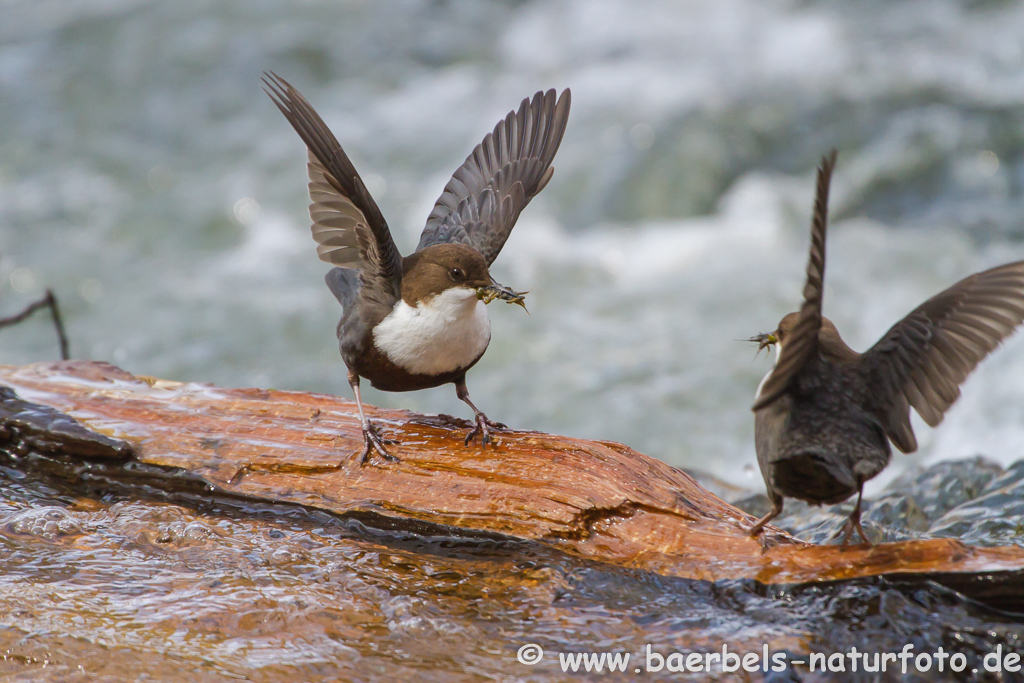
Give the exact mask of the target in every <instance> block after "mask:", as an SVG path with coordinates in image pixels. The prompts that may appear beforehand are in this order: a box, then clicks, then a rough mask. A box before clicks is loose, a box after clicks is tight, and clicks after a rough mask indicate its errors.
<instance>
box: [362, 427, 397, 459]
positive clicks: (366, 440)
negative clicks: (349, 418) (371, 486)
mask: <svg viewBox="0 0 1024 683" xmlns="http://www.w3.org/2000/svg"><path fill="white" fill-rule="evenodd" d="M396 443H398V441H397V440H395V439H385V438H384V437H382V436H381V435H380V432H379V431H377V428H376V427H374V426H373V423H372V422H370V421H369V420H367V421H366V423H365V424H364V425H363V452H362V453H361V454H360V455H359V464H360V465H365V464H366V461H367V460H369V458H370V451H376V452H377V454H378V455H380V456H381V457H382V458H384V459H385V460H390V461H391V462H399V459H398V458H396V457H395V456H393V455H391V454H390V453H388V451H387V449H386V448H384V446H385V445H391V444H396Z"/></svg>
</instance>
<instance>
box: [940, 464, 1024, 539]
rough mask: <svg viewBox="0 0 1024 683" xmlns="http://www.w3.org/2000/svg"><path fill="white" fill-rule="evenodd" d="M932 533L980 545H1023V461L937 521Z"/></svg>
mask: <svg viewBox="0 0 1024 683" xmlns="http://www.w3.org/2000/svg"><path fill="white" fill-rule="evenodd" d="M929 534H930V535H932V536H936V537H951V538H959V539H961V540H963V541H964V542H966V543H976V544H978V545H1002V544H1007V543H1013V544H1016V545H1020V546H1024V460H1019V461H1017V462H1016V463H1014V464H1013V465H1011V466H1010V467H1009V468H1008V469H1007V470H1006V472H1005V473H1003V475H1002V476H1000V477H998V478H995V479H993V480H991V481H990V482H989V484H988V486H986V487H985V489H984V490H983V491H982V492H981V495H980V496H978V497H976V498H973V499H972V500H969V501H968V502H965V503H963V504H961V505H959V506H958V507H956V508H954V509H952V510H950V511H949V512H947V513H946V514H945V515H943V516H942V517H940V518H939V519H938V520H936V521H935V523H934V524H933V525H932V527H931V529H929Z"/></svg>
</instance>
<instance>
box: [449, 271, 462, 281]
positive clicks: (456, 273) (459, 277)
mask: <svg viewBox="0 0 1024 683" xmlns="http://www.w3.org/2000/svg"><path fill="white" fill-rule="evenodd" d="M448 274H449V275H451V276H452V279H453V280H465V279H466V271H464V270H463V269H462V268H452V269H451V270H450V271H448Z"/></svg>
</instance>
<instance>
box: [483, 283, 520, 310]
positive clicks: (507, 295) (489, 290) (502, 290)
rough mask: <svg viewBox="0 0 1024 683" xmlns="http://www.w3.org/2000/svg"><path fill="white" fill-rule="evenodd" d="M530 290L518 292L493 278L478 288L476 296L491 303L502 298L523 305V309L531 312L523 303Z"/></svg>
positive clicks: (486, 302)
mask: <svg viewBox="0 0 1024 683" xmlns="http://www.w3.org/2000/svg"><path fill="white" fill-rule="evenodd" d="M527 294H529V292H517V291H515V290H513V289H509V288H508V287H506V286H505V285H499V284H498V283H497V282H495V281H494V280H493V279H492V280H491V283H490V284H489V285H484V286H483V287H477V288H476V296H477V298H478V299H480V300H481V301H483V302H484V303H485V304H489V303H491V302H492V301H494V300H495V299H501V300H502V301H505V302H508V303H510V304H516V305H518V306H522V307H523V310H524V311H526V312H527V313H529V311H528V310H527V309H526V304H524V303H523V299H525V298H526V295H527Z"/></svg>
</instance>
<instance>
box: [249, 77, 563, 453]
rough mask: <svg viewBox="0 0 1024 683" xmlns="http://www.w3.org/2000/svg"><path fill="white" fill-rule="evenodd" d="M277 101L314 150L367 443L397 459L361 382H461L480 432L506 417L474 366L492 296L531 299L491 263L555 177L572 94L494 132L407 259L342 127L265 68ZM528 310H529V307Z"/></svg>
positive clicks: (410, 385) (545, 95)
mask: <svg viewBox="0 0 1024 683" xmlns="http://www.w3.org/2000/svg"><path fill="white" fill-rule="evenodd" d="M263 82H264V84H265V85H266V87H267V94H268V95H270V97H271V99H272V100H273V101H274V104H276V105H277V106H278V108H279V109H280V110H281V112H282V113H283V114H284V115H285V117H286V118H287V119H288V121H289V122H290V123H291V124H292V126H293V127H294V128H295V130H296V132H298V134H299V136H300V137H301V138H302V140H303V141H304V142H305V143H306V146H307V147H308V148H309V164H308V166H307V169H308V172H309V197H310V200H311V203H310V205H309V213H310V217H311V218H312V221H313V227H312V230H313V239H315V240H316V242H317V254H319V256H320V259H321V260H323V261H326V262H327V263H330V264H332V265H334V266H336V267H335V268H333V269H331V270H330V272H328V273H327V276H326V280H327V286H328V287H330V289H331V292H333V293H334V296H335V297H337V299H338V301H339V302H340V303H341V305H342V307H343V313H342V316H341V321H340V322H339V323H338V342H339V347H340V349H341V357H342V359H343V360H344V361H345V365H346V366H347V367H348V381H349V384H350V385H351V386H352V391H353V392H354V393H355V398H356V405H357V406H358V408H359V419H360V420H361V422H362V427H363V440H364V446H363V450H362V454H361V455H360V459H359V461H360V463H365V462H366V459H367V458H368V456H369V454H370V451H371V450H374V451H376V452H377V453H379V454H380V455H381V456H383V457H384V458H387V459H389V460H397V458H395V457H394V456H393V455H391V454H389V453H388V452H387V450H386V449H385V447H384V445H385V443H393V442H391V441H390V440H387V439H384V438H383V437H382V436H381V435H380V433H379V432H378V430H377V428H376V427H375V426H374V425H373V424H372V423H371V422H370V421H369V420H368V419H367V418H366V415H365V414H364V412H363V404H362V399H361V397H360V395H359V379H360V377H365V378H366V379H367V380H369V381H370V384H371V385H372V386H374V387H376V388H377V389H381V390H384V391H416V390H419V389H428V388H430V387H436V386H440V385H442V384H448V383H449V382H451V383H454V384H455V391H456V394H457V395H458V397H459V398H460V399H461V400H463V401H465V402H466V404H467V405H468V406H469V407H470V408H472V409H473V413H474V415H475V418H476V426H475V427H474V428H473V429H472V430H471V431H470V432H469V434H467V436H466V441H465V442H466V444H467V445H468V444H469V442H470V440H471V439H472V438H473V437H474V436H476V435H480V441H481V444H483V445H486V444H487V443H489V442H490V440H491V430H492V429H497V428H498V425H497V424H496V423H493V422H491V421H490V420H488V419H487V416H486V415H484V414H483V413H482V412H481V411H480V409H478V408H477V407H476V406H475V405H473V403H472V401H470V399H469V391H468V390H467V389H466V371H467V370H469V369H470V368H471V367H473V365H475V364H476V362H477V361H478V360H480V358H481V356H483V355H484V351H485V350H487V345H488V343H489V342H490V340H491V322H490V318H489V317H488V315H487V308H486V304H488V303H490V302H491V301H492V300H494V299H503V300H505V301H508V302H509V303H517V304H520V305H522V301H523V293H521V292H514V291H512V290H510V289H508V288H505V287H503V286H501V285H499V284H497V283H496V282H495V281H494V279H493V278H492V277H491V275H490V272H489V271H488V267H489V266H490V264H491V263H493V262H494V259H495V258H496V257H497V256H498V253H499V252H500V251H501V248H502V247H503V246H504V245H505V241H506V240H507V239H508V236H509V233H510V232H511V231H512V227H513V226H514V225H515V223H516V219H518V218H519V214H520V212H522V210H523V209H524V208H525V207H526V205H527V204H528V203H529V202H530V200H531V199H532V198H533V197H534V196H536V195H537V193H538V192H540V191H541V190H542V189H544V186H545V185H547V183H548V181H549V180H550V179H551V175H552V173H553V172H554V169H553V168H552V167H551V161H552V160H553V159H554V157H555V152H557V151H558V146H559V144H560V143H561V141H562V135H563V134H564V133H565V125H566V121H567V120H568V116H569V103H570V94H569V90H568V89H566V90H564V91H563V92H562V94H561V95H560V96H559V97H558V98H557V100H556V98H555V91H554V90H548V91H547V92H538V93H537V94H535V95H534V96H533V99H532V100H531V99H529V98H528V99H525V100H523V102H522V104H521V105H520V106H519V110H518V111H513V112H509V114H508V115H507V116H506V117H505V118H504V119H503V120H502V121H500V122H499V123H498V125H497V126H495V128H494V130H493V131H492V132H490V133H488V134H487V135H485V136H484V139H483V142H481V143H480V144H479V145H477V147H476V149H474V150H473V152H472V153H471V154H470V155H469V156H468V157H467V158H466V161H465V163H463V164H462V166H460V167H459V168H458V170H456V171H455V174H454V175H453V176H452V179H451V180H449V181H448V184H447V185H446V186H445V188H444V192H442V193H441V196H440V197H439V198H438V200H437V202H436V203H435V204H434V209H433V210H432V211H431V212H430V217H429V218H427V225H426V227H425V228H424V229H423V233H422V234H421V236H420V241H419V245H418V246H417V247H416V251H415V252H413V253H412V254H410V255H409V256H406V257H403V256H402V255H401V254H400V253H399V251H398V248H397V247H396V246H395V242H394V240H393V239H392V237H391V231H390V230H389V229H388V225H387V222H386V221H385V220H384V216H383V215H381V212H380V209H379V208H377V204H376V202H374V200H373V197H371V196H370V193H369V192H368V191H367V189H366V185H365V184H364V183H363V181H362V179H361V178H360V177H359V174H358V173H357V172H356V169H355V167H354V166H353V165H352V162H351V161H350V160H349V158H348V156H347V155H346V154H345V151H344V150H343V149H342V148H341V144H340V143H339V142H338V140H337V138H335V137H334V134H333V133H331V131H330V129H329V128H328V127H327V125H326V124H325V123H324V121H323V119H321V118H320V116H319V115H318V114H317V113H316V111H315V110H314V109H313V107H312V106H311V105H310V104H309V102H307V101H306V99H305V98H304V97H303V96H302V95H301V94H299V92H298V91H297V90H295V88H293V87H292V86H291V85H290V84H289V83H288V82H287V81H285V80H284V79H283V78H281V77H279V76H277V75H276V74H272V73H268V74H264V78H263ZM524 308H525V306H524Z"/></svg>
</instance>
